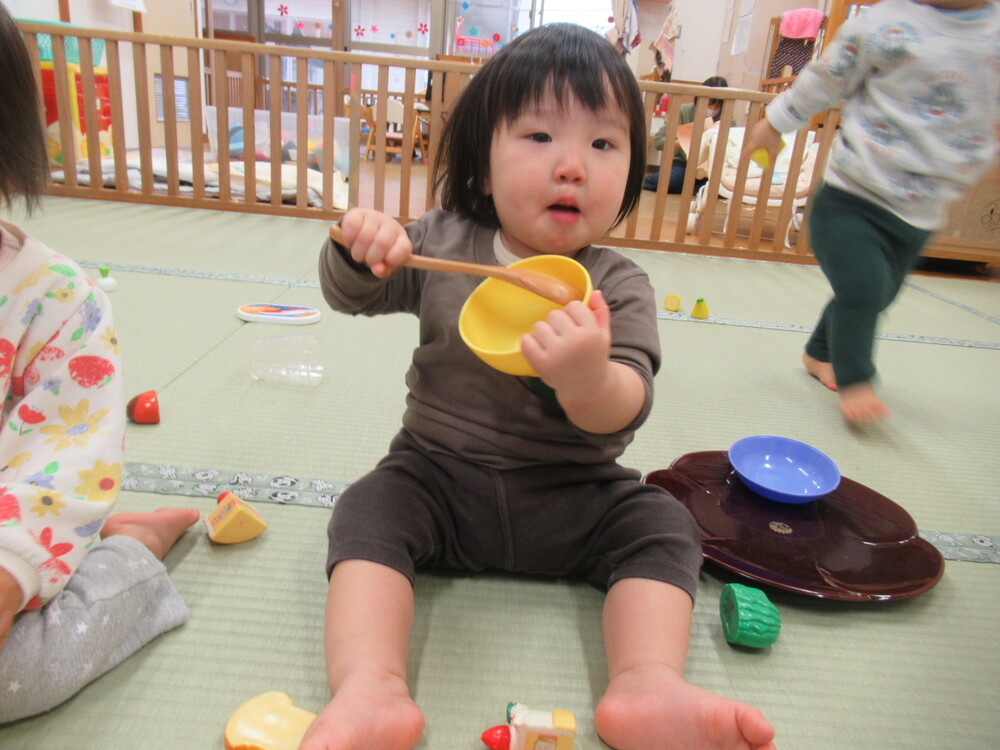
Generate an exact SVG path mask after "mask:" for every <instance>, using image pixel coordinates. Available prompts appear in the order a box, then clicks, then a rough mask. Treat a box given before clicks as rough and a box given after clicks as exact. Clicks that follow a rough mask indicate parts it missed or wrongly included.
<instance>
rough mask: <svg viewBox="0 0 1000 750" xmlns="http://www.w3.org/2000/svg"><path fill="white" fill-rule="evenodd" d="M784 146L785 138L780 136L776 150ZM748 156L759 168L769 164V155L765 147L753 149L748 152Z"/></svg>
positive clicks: (766, 166)
mask: <svg viewBox="0 0 1000 750" xmlns="http://www.w3.org/2000/svg"><path fill="white" fill-rule="evenodd" d="M784 147H785V139H784V138H782V139H781V140H780V141H779V142H778V151H781V149H783V148H784ZM750 158H751V159H753V160H754V161H755V162H757V166H759V167H760V168H761V169H767V168H768V167H769V166H771V155H770V154H769V153H767V149H766V148H763V147H761V148H758V149H756V150H754V152H753V153H752V154H750Z"/></svg>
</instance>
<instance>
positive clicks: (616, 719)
mask: <svg viewBox="0 0 1000 750" xmlns="http://www.w3.org/2000/svg"><path fill="white" fill-rule="evenodd" d="M594 725H595V727H596V729H597V732H598V734H600V736H601V739H603V740H604V741H605V742H606V743H607V744H608V745H610V746H611V747H613V748H615V750H650V749H651V748H656V749H657V750H691V748H698V750H774V744H773V742H772V740H773V739H774V728H773V727H772V726H771V725H770V724H769V723H768V721H767V719H765V718H764V716H763V714H761V712H760V711H758V710H757V709H756V708H753V707H752V706H748V705H746V704H744V703H739V702H737V701H733V700H729V699H728V698H723V697H721V696H718V695H715V694H714V693H710V692H708V691H707V690H703V689H702V688H699V687H696V686H694V685H692V684H690V683H688V682H685V681H684V680H683V679H682V678H680V677H678V676H677V675H676V674H675V673H673V672H671V671H670V670H667V669H665V668H655V667H651V668H649V669H647V670H646V671H645V673H644V674H632V675H629V674H625V675H621V676H619V677H618V678H616V679H615V680H614V681H613V682H612V683H611V684H610V685H608V690H607V692H606V693H605V694H604V697H603V698H602V699H601V702H600V703H599V704H598V706H597V710H596V711H595V713H594Z"/></svg>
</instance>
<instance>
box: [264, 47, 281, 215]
mask: <svg viewBox="0 0 1000 750" xmlns="http://www.w3.org/2000/svg"><path fill="white" fill-rule="evenodd" d="M267 69H268V79H269V80H270V85H269V86H268V98H267V100H268V108H269V109H270V110H271V111H270V128H271V205H272V206H280V205H281V198H282V191H281V166H282V163H281V162H282V160H281V150H282V143H281V113H282V112H283V111H284V108H283V107H282V106H281V99H282V95H283V94H282V89H283V84H282V83H281V58H280V57H278V56H277V55H268V56H267ZM275 81H278V82H279V85H277V86H275V85H274V82H275Z"/></svg>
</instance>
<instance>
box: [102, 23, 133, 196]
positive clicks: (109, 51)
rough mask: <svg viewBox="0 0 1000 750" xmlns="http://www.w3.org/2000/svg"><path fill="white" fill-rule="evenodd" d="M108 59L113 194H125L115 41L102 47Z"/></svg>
mask: <svg viewBox="0 0 1000 750" xmlns="http://www.w3.org/2000/svg"><path fill="white" fill-rule="evenodd" d="M104 52H105V54H106V55H107V57H108V96H109V97H110V98H111V151H112V154H111V156H112V158H113V159H114V161H115V192H117V193H119V194H120V193H127V192H128V190H129V183H128V153H127V152H126V150H125V100H124V89H123V88H122V64H121V52H120V49H119V47H118V42H117V41H114V40H112V41H110V42H108V43H107V44H105V45H104Z"/></svg>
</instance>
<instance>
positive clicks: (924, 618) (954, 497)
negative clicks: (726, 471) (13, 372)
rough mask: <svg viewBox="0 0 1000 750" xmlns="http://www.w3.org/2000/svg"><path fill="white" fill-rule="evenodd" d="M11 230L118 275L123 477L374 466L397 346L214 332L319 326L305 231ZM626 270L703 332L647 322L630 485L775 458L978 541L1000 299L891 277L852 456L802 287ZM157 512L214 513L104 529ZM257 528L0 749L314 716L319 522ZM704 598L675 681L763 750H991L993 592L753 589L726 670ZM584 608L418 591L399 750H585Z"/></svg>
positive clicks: (208, 563) (817, 289)
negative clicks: (729, 715)
mask: <svg viewBox="0 0 1000 750" xmlns="http://www.w3.org/2000/svg"><path fill="white" fill-rule="evenodd" d="M15 220H16V221H17V222H18V223H20V224H21V225H22V226H23V227H25V228H26V229H27V230H29V231H30V232H32V233H33V234H35V235H36V236H37V237H39V238H40V239H42V240H43V241H45V242H47V243H48V244H50V245H51V246H53V247H55V248H57V249H59V250H61V251H62V252H65V253H66V254H68V255H70V256H71V257H74V258H76V259H77V260H79V261H81V262H84V263H95V262H106V263H110V264H112V266H113V267H115V266H117V268H115V270H113V271H112V274H113V275H114V276H115V278H116V279H117V280H118V282H119V285H120V288H119V290H118V291H116V292H114V294H113V296H112V301H113V302H114V306H115V314H116V319H117V322H118V326H119V329H120V333H121V339H122V341H123V351H124V356H125V366H126V373H125V374H126V379H127V381H128V384H129V392H130V393H138V392H140V391H144V390H148V389H156V390H157V391H158V393H159V399H160V406H161V411H162V416H163V421H162V422H161V424H159V425H156V426H135V425H130V427H129V433H128V455H127V460H128V461H130V462H142V463H154V464H162V465H163V466H164V467H166V468H165V472H167V473H169V470H170V467H195V468H201V469H205V470H216V471H219V472H222V473H223V474H227V473H235V472H248V473H263V474H291V475H298V476H303V477H310V478H325V479H329V480H331V481H337V482H349V481H352V480H353V479H356V478H357V477H358V476H360V475H361V474H362V473H364V472H365V471H367V470H368V469H369V468H371V466H372V465H373V464H374V463H375V461H377V460H378V458H380V457H381V456H382V455H383V453H384V451H385V449H386V446H387V443H388V441H389V439H390V438H391V437H392V435H393V434H394V433H395V432H396V430H397V429H398V425H399V419H400V415H401V413H402V408H403V397H404V393H405V391H404V387H403V374H404V372H405V369H406V366H407V363H408V361H409V355H410V351H411V350H412V348H413V346H414V344H415V342H416V333H417V328H416V323H415V321H414V320H412V319H411V318H408V317H403V316H392V317H383V318H377V319H362V318H358V319H354V318H349V317H347V316H341V315H336V314H334V313H333V312H331V311H329V310H324V314H323V320H322V321H321V322H320V323H319V324H317V325H312V326H303V327H295V328H293V327H278V326H268V325H260V324H248V323H243V322H242V321H240V320H238V319H237V318H236V316H235V314H234V313H235V309H236V307H237V306H238V305H240V304H244V303H247V302H262V301H273V302H282V303H289V304H305V305H313V306H316V307H320V308H323V307H324V304H323V301H322V296H321V294H320V292H319V290H318V288H317V286H316V279H317V275H316V257H317V251H318V248H319V246H320V244H321V243H322V241H323V238H324V236H325V232H326V227H325V225H324V224H322V223H316V222H310V221H304V220H294V219H272V218H264V217H255V216H248V215H239V214H229V213H214V212H199V211H185V210H178V209H166V208H155V207H148V206H131V205H125V204H112V203H107V204H105V203H98V202H92V201H73V200H64V199H49V200H47V202H46V204H45V210H44V211H43V212H42V213H40V214H38V215H37V216H35V217H33V218H32V219H30V220H27V219H24V218H23V217H16V218H15ZM626 254H628V255H629V257H632V258H633V259H635V260H636V261H637V262H639V263H640V264H641V265H642V266H643V267H644V268H646V269H647V271H648V272H649V274H650V276H651V278H652V280H653V283H654V285H655V287H656V290H657V294H658V296H659V297H661V298H662V297H663V296H665V295H667V294H671V293H672V294H677V295H679V296H681V298H682V307H681V311H682V312H690V310H691V307H692V306H693V305H694V300H695V298H696V297H698V296H704V297H705V299H706V300H707V302H708V305H709V310H710V313H711V315H712V320H711V321H710V322H707V323H699V322H694V321H690V320H684V319H669V320H667V319H665V320H661V321H660V330H661V334H662V342H663V353H664V360H663V367H662V370H661V372H660V374H659V376H658V377H657V383H656V386H657V401H656V406H655V408H654V411H653V414H652V415H651V416H650V419H649V421H648V422H647V424H646V425H645V426H644V427H643V428H642V429H641V430H640V432H639V433H638V435H637V437H636V439H635V442H634V443H633V444H632V445H631V446H630V447H629V449H628V451H627V453H626V455H625V459H624V461H625V463H628V464H630V465H632V466H635V467H637V468H639V469H641V470H642V471H644V472H648V471H652V470H655V469H659V468H665V467H667V466H669V465H670V463H671V462H672V461H673V460H674V459H676V458H677V457H679V456H681V455H683V454H685V453H688V452H691V451H700V450H724V449H725V448H727V447H728V446H729V444H730V443H732V442H733V441H734V440H736V439H737V438H739V437H743V436H745V435H749V434H757V433H775V434H782V435H787V436H789V437H794V438H797V439H800V440H803V441H805V442H808V443H812V444H813V445H816V446H817V447H819V448H821V449H822V450H824V451H826V452H827V453H828V454H829V455H830V456H831V457H832V458H833V459H834V460H835V461H837V463H838V464H839V466H840V467H841V469H842V471H843V473H844V474H845V475H846V476H848V477H850V478H852V479H855V480H857V481H860V482H862V483H864V484H867V485H869V486H871V487H872V488H874V489H876V490H877V491H879V492H881V493H882V494H884V495H886V496H888V497H889V498H891V499H893V500H894V501H896V502H897V503H899V504H900V505H902V506H903V507H905V508H906V509H907V510H908V511H909V512H910V513H911V514H912V515H913V517H914V519H915V520H916V523H917V525H918V527H919V528H921V529H930V530H937V531H950V532H958V533H977V534H989V535H994V536H997V535H1000V502H998V500H997V496H996V491H995V487H996V479H995V472H996V469H997V464H998V461H997V448H998V445H1000V439H998V438H1000V434H998V432H1000V406H998V404H1000V400H998V397H997V372H998V369H1000V368H998V365H1000V350H998V349H997V348H989V347H990V346H991V345H992V346H994V347H995V346H996V345H997V344H998V342H1000V321H998V318H1000V286H997V285H995V284H990V283H984V282H976V281H965V280H959V279H952V278H932V277H925V276H914V277H911V279H910V282H909V284H908V286H907V288H906V289H905V290H904V291H903V293H902V294H901V296H900V298H899V300H898V301H897V304H896V305H895V306H894V307H893V308H891V309H890V311H889V312H888V313H887V314H886V316H885V319H884V322H883V325H882V330H883V332H884V333H886V334H890V335H892V334H898V335H901V336H905V337H910V340H902V341H901V340H896V339H893V338H891V337H890V338H887V339H883V340H880V341H879V343H878V364H879V367H880V371H881V375H882V381H881V384H880V388H881V392H882V394H883V395H884V398H885V399H886V401H887V403H888V404H889V406H890V408H892V410H893V413H894V419H893V420H891V421H890V422H888V423H886V424H885V425H883V426H880V427H877V428H874V429H869V430H865V431H856V430H851V429H849V428H847V427H846V426H845V425H844V424H843V422H842V420H841V418H840V416H839V412H838V410H837V406H836V397H835V396H834V395H833V394H831V393H829V392H827V391H825V390H824V389H823V388H822V387H821V386H819V384H818V383H817V382H816V381H815V380H813V379H812V378H810V377H808V376H807V375H806V374H804V372H803V371H802V369H801V366H800V364H799V356H800V353H801V349H802V345H803V343H804V342H805V338H806V334H805V333H803V332H801V331H799V330H794V328H795V327H796V326H799V327H801V326H811V325H812V324H813V323H814V321H815V318H816V316H817V314H818V312H819V309H820V306H821V305H822V303H823V302H824V301H825V299H826V297H827V294H828V290H827V286H826V282H825V280H824V278H823V276H822V274H821V273H820V272H819V270H818V269H816V268H814V267H809V266H805V267H803V266H792V265H781V264H768V263H759V262H748V261H740V260H732V259H717V258H705V257H696V256H685V255H670V254H655V253H651V252H642V251H626ZM119 269H120V270H119ZM91 271H92V272H93V273H94V274H95V275H96V271H94V270H93V269H91ZM720 321H721V322H720ZM737 323H740V324H737ZM744 323H756V324H767V325H766V327H749V326H747V325H744ZM282 335H311V336H315V337H316V339H317V342H318V346H319V348H320V351H321V352H322V353H323V359H324V365H325V372H324V377H323V380H322V382H321V383H320V384H319V385H318V386H317V387H315V388H310V387H295V386H283V385H277V384H270V383H264V382H254V381H253V380H252V379H251V378H250V375H249V362H248V349H249V345H250V342H251V341H252V340H253V339H255V338H260V337H268V336H282ZM914 337H915V338H914ZM939 339H940V340H947V341H949V342H951V343H950V344H943V343H937V340H939ZM165 504H185V505H189V504H193V505H196V506H197V507H199V508H200V509H202V510H203V511H207V510H209V509H210V508H211V507H213V505H214V496H213V497H205V498H191V497H172V496H164V495H160V494H148V493H139V492H133V491H126V492H124V493H123V494H122V496H121V498H120V501H119V508H120V509H152V508H156V507H159V506H162V505H165ZM257 507H258V509H259V510H260V511H261V513H262V515H263V516H264V518H265V520H266V521H267V522H268V524H269V526H270V528H269V529H268V531H267V532H266V533H265V534H264V535H263V536H262V537H260V538H258V539H257V540H255V541H253V542H250V543H247V544H244V545H238V546H233V547H217V546H213V545H211V544H210V543H209V542H208V540H207V538H206V537H205V534H204V530H203V528H202V527H200V526H199V527H196V528H195V529H192V530H191V531H190V532H189V533H188V534H187V535H186V536H185V537H184V538H183V539H182V541H181V542H180V543H179V545H178V546H177V548H175V550H174V551H173V552H172V553H171V555H170V557H168V561H167V562H168V565H169V567H170V568H171V575H172V577H173V579H174V580H175V582H176V584H177V586H178V588H179V589H180V591H181V593H182V594H183V596H184V598H185V600H186V601H187V603H188V606H189V608H190V611H191V619H190V622H189V623H188V624H187V625H186V626H184V627H183V628H180V629H178V630H176V631H173V632H171V633H169V634H167V635H165V636H163V637H161V638H159V639H158V640H157V641H155V642H154V643H152V644H150V645H149V646H147V647H146V648H145V649H143V650H142V651H141V652H140V653H139V654H137V655H136V656H134V657H133V658H132V659H130V660H129V661H127V662H126V663H125V664H124V665H122V666H120V667H119V668H117V669H115V670H114V671H113V672H111V673H109V674H108V675H106V676H105V677H103V678H101V679H100V680H98V681H97V682H96V683H94V684H92V685H91V686H89V687H88V688H86V689H85V690H84V691H83V692H82V693H80V694H79V695H78V696H76V697H75V698H74V699H72V700H71V701H69V702H68V703H66V704H65V705H63V706H62V707H60V708H58V709H56V710H54V711H53V712H51V713H49V714H47V715H44V716H41V717H37V718H35V719H29V720H26V721H23V722H20V723H18V724H14V725H11V726H8V727H3V728H0V747H2V748H4V750H8V749H9V750H21V749H23V750H28V749H29V748H30V749H31V750H35V749H42V750H46V749H47V748H63V747H87V748H102V749H104V748H107V749H108V750H117V749H118V748H121V749H122V750H126V749H131V748H134V747H143V748H147V750H148V749H150V748H156V749H157V750H159V749H161V748H162V749H163V750H175V749H176V750H186V749H188V748H191V749H192V750H195V749H199V750H200V749H202V748H204V749H206V750H208V749H211V750H216V749H218V748H221V747H222V730H223V726H224V724H225V721H226V719H227V718H228V717H229V715H230V714H231V713H232V711H233V710H234V709H235V708H236V707H237V706H238V705H239V704H240V703H242V702H243V701H245V700H247V699H248V698H251V697H253V696H254V695H256V694H258V693H261V692H264V691H268V690H281V691H284V692H286V693H288V694H289V695H290V696H291V697H292V698H293V699H294V700H295V702H296V703H297V704H298V705H300V706H302V707H304V708H307V709H309V710H313V711H316V710H319V709H320V708H321V707H322V706H323V705H324V703H325V701H326V700H327V699H328V697H329V693H328V688H327V686H326V678H325V674H324V667H323V655H322V620H323V605H324V599H325V588H326V582H325V578H324V574H323V562H324V560H325V554H326V541H325V527H326V521H327V518H328V514H329V511H328V510H326V509H320V508H311V507H302V506H279V505H275V504H266V503H261V504H259V505H258V506H257ZM729 580H736V579H735V578H734V577H732V576H731V575H730V574H727V573H724V572H721V571H719V570H718V569H717V568H708V567H706V568H705V570H704V571H703V573H702V576H701V581H702V583H701V588H700V591H699V598H698V601H697V604H696V608H695V624H694V629H693V633H692V642H691V648H690V656H689V662H688V678H689V679H690V680H691V681H693V682H695V683H697V684H699V685H702V686H704V687H706V688H708V689H710V690H713V691H715V692H718V693H722V694H724V695H728V696H732V697H735V698H739V699H741V700H745V701H748V702H751V703H754V704H755V705H757V706H759V707H760V708H761V709H762V710H763V711H764V712H765V714H766V715H767V716H768V717H769V718H770V719H771V721H772V722H773V723H774V724H775V726H776V728H777V732H778V737H777V741H778V747H779V748H781V750H832V749H833V748H846V747H851V748H864V749H868V750H885V749H887V748H920V749H923V748H927V749H928V750H930V749H931V748H933V749H934V750H943V749H947V748H952V749H954V750H971V749H972V748H986V747H994V746H996V744H997V741H998V738H1000V718H998V714H997V712H996V708H995V704H996V697H995V696H996V679H997V674H998V672H1000V641H998V639H997V638H996V636H995V632H994V631H995V623H996V622H997V621H998V619H1000V596H998V594H1000V566H997V565H991V564H977V563H968V562H951V563H948V564H947V566H946V569H945V574H944V577H943V579H942V580H941V582H940V583H939V584H938V585H937V587H935V588H934V589H933V590H931V591H930V592H928V593H926V594H924V595H922V596H919V597H917V598H914V599H911V600H907V601H902V602H890V603H888V604H881V605H871V604H869V605H853V606H851V605H845V604H839V603H836V602H824V601H819V600H814V599H810V598H805V597H802V596H796V595H792V594H788V593H782V592H778V591H773V590H769V592H768V593H769V594H770V595H771V598H772V600H773V601H774V602H775V603H776V604H777V606H778V607H779V609H780V611H781V615H782V620H783V627H782V631H781V636H780V638H779V640H778V642H777V643H776V644H775V645H774V646H773V647H771V648H770V649H767V650H765V651H762V652H751V651H745V650H737V649H733V648H731V647H730V646H728V645H727V644H726V642H725V640H724V638H723V636H722V629H721V626H720V623H719V617H718V600H719V594H720V591H721V587H722V585H723V584H724V583H725V582H727V581H729ZM601 601H602V597H601V595H600V594H599V593H598V592H597V591H595V590H593V589H591V588H589V587H587V586H585V585H583V584H580V583H577V582H571V581H561V580H557V581H552V580H535V579H523V578H509V577H505V576H487V577H475V578H470V577H464V576H446V575H437V574H422V575H420V576H419V578H418V581H417V621H416V625H415V629H414V633H413V639H412V646H411V657H410V680H411V683H412V685H413V692H414V695H415V698H416V700H417V702H418V703H419V704H420V706H421V707H422V708H423V710H424V712H425V714H426V717H427V731H426V734H425V737H424V739H423V741H422V743H421V745H420V747H421V748H429V749H430V748H433V750H474V748H477V747H482V745H481V744H480V743H479V740H478V736H479V733H480V732H481V731H482V730H483V729H485V728H487V727H489V726H491V725H493V724H496V723H500V721H501V720H502V718H503V713H504V709H505V706H506V704H507V701H509V700H520V701H522V702H525V703H527V704H528V705H530V706H536V707H539V708H566V709H570V710H572V711H574V712H575V713H576V717H577V720H578V722H579V724H580V736H579V739H578V741H577V747H578V748H580V750H599V748H601V747H603V745H602V744H601V743H600V741H599V740H598V739H597V737H596V735H595V734H594V732H593V727H592V722H591V716H590V712H591V710H592V708H593V705H594V704H595V702H596V700H597V699H598V698H599V696H600V694H601V692H602V690H603V686H604V679H605V676H604V659H603V650H602V645H601V633H600V607H601ZM0 700H2V696H0ZM373 750H377V749H373ZM650 750H655V748H650ZM693 750H696V749H693Z"/></svg>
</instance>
